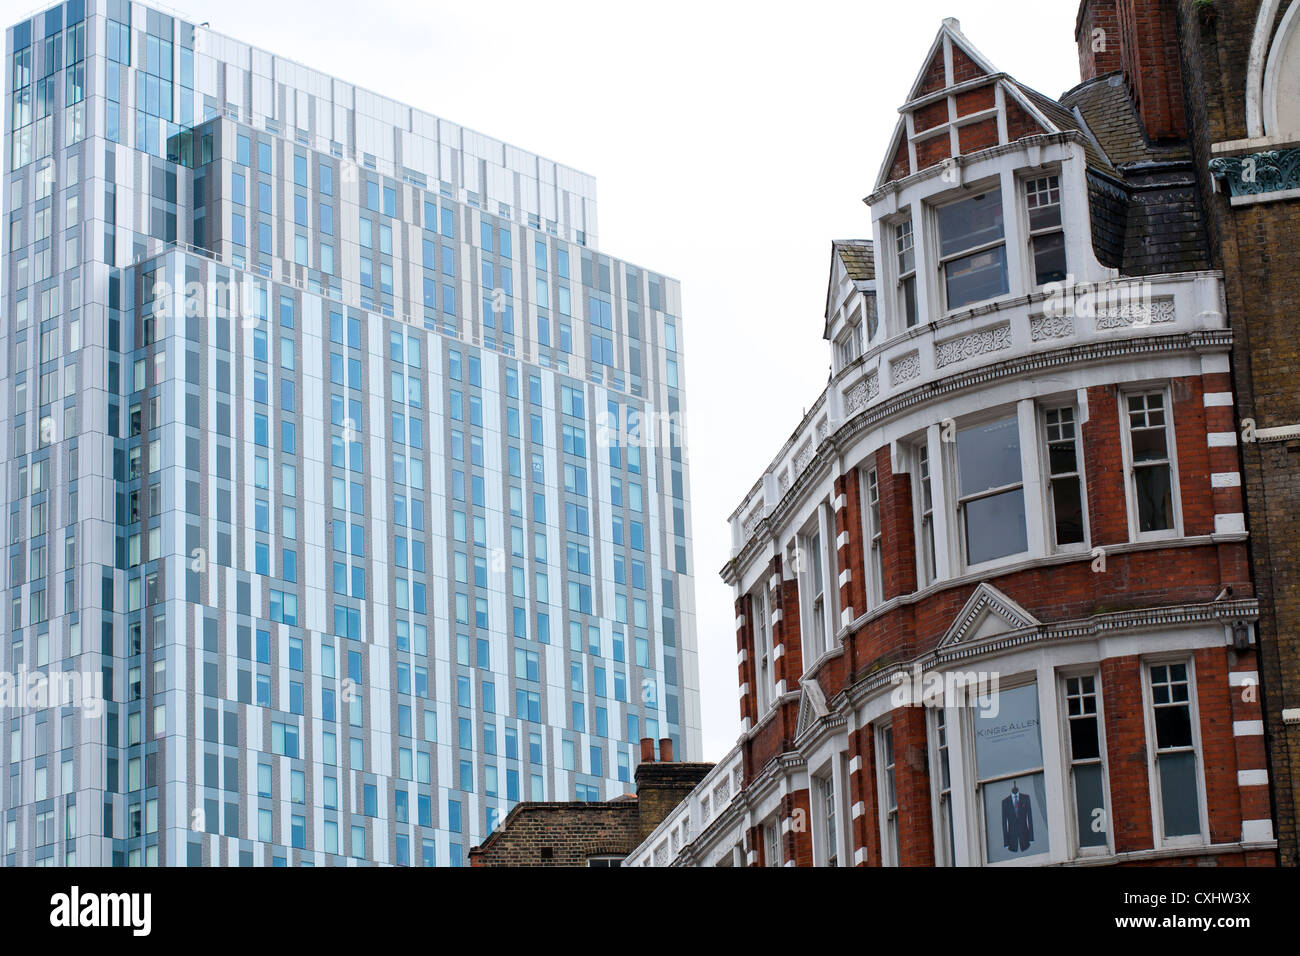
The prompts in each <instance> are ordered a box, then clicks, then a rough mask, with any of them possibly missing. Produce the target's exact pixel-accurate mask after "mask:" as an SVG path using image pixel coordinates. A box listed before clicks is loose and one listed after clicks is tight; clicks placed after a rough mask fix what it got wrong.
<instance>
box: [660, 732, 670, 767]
mask: <svg viewBox="0 0 1300 956" xmlns="http://www.w3.org/2000/svg"><path fill="white" fill-rule="evenodd" d="M659 762H660V763H672V762H673V738H671V737H663V738H661V739H660V741H659Z"/></svg>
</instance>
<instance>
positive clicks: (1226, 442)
mask: <svg viewBox="0 0 1300 956" xmlns="http://www.w3.org/2000/svg"><path fill="white" fill-rule="evenodd" d="M1209 441H1210V447H1211V448H1236V447H1237V433H1236V432H1210V433H1209Z"/></svg>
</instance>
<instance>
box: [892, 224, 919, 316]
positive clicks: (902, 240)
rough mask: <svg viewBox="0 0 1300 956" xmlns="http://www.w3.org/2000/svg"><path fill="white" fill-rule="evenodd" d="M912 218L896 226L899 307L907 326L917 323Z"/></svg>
mask: <svg viewBox="0 0 1300 956" xmlns="http://www.w3.org/2000/svg"><path fill="white" fill-rule="evenodd" d="M914 239H915V237H914V236H913V234H912V220H910V219H905V220H903V221H902V222H900V223H898V224H897V225H895V226H894V249H895V252H896V254H897V256H898V308H899V310H900V311H901V312H902V314H903V321H904V324H905V325H906V326H907V328H909V329H910V328H911V327H912V326H914V325H916V322H917V314H916V246H915V241H914Z"/></svg>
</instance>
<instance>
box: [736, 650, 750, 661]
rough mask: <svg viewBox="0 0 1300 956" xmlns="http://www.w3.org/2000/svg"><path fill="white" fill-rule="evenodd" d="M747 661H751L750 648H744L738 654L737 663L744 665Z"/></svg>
mask: <svg viewBox="0 0 1300 956" xmlns="http://www.w3.org/2000/svg"><path fill="white" fill-rule="evenodd" d="M747 660H749V648H747V647H742V648H741V649H740V650H739V651H737V652H736V663H737V664H743V663H745V661H747Z"/></svg>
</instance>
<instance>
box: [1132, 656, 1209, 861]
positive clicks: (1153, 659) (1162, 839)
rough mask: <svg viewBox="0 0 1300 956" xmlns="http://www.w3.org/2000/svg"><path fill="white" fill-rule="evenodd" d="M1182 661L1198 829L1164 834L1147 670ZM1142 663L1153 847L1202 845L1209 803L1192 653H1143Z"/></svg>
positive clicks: (1206, 840)
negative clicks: (1182, 833)
mask: <svg viewBox="0 0 1300 956" xmlns="http://www.w3.org/2000/svg"><path fill="white" fill-rule="evenodd" d="M1171 664H1183V665H1185V666H1186V668H1187V706H1188V710H1189V713H1188V718H1189V720H1190V722H1191V729H1192V745H1191V752H1192V754H1193V756H1194V757H1195V760H1196V812H1197V814H1198V816H1199V822H1200V827H1201V829H1200V832H1199V833H1196V834H1188V835H1185V836H1175V837H1166V836H1165V835H1164V830H1165V828H1164V803H1163V800H1162V791H1161V781H1160V769H1159V768H1160V764H1159V756H1160V752H1159V751H1158V750H1157V747H1156V743H1157V741H1156V725H1155V698H1154V694H1153V690H1152V685H1151V670H1152V668H1154V667H1162V666H1169V665H1171ZM1141 667H1142V723H1143V727H1144V729H1145V732H1146V755H1147V781H1148V786H1149V789H1150V798H1151V837H1152V841H1153V844H1152V845H1153V846H1154V847H1155V849H1157V850H1162V849H1169V848H1176V847H1198V846H1206V845H1208V844H1209V842H1210V834H1209V807H1208V804H1207V802H1206V791H1205V747H1204V741H1202V739H1201V705H1200V701H1199V700H1198V695H1197V681H1196V656H1195V655H1194V654H1192V653H1189V652H1186V651H1176V652H1170V653H1167V654H1152V655H1146V656H1143V657H1142V659H1141Z"/></svg>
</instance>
